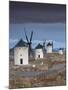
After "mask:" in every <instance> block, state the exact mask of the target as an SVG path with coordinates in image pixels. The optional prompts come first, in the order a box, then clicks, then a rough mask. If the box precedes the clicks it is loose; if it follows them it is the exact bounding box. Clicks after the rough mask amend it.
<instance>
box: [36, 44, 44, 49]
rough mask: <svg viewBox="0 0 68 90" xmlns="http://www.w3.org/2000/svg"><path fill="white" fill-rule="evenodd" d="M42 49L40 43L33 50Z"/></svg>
mask: <svg viewBox="0 0 68 90" xmlns="http://www.w3.org/2000/svg"><path fill="white" fill-rule="evenodd" d="M42 48H43V46H42V45H41V44H40V43H39V44H38V45H37V46H36V47H35V49H42Z"/></svg>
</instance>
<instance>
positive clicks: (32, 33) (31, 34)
mask: <svg viewBox="0 0 68 90" xmlns="http://www.w3.org/2000/svg"><path fill="white" fill-rule="evenodd" d="M32 37H33V31H32V32H31V37H30V42H31V40H32Z"/></svg>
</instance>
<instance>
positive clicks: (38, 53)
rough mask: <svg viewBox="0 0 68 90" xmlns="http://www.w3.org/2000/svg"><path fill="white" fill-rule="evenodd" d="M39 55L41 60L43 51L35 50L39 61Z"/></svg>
mask: <svg viewBox="0 0 68 90" xmlns="http://www.w3.org/2000/svg"><path fill="white" fill-rule="evenodd" d="M38 55H40V58H43V49H36V50H35V59H39V58H38Z"/></svg>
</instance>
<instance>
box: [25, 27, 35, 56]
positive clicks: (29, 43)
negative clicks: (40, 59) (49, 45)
mask: <svg viewBox="0 0 68 90" xmlns="http://www.w3.org/2000/svg"><path fill="white" fill-rule="evenodd" d="M24 32H25V37H26V40H27V44H28V46H29V56H30V54H31V53H32V47H31V44H32V37H33V31H32V32H31V35H30V39H28V37H27V34H26V31H25V28H24Z"/></svg>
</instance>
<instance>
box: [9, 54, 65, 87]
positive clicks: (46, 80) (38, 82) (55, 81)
mask: <svg viewBox="0 0 68 90" xmlns="http://www.w3.org/2000/svg"><path fill="white" fill-rule="evenodd" d="M42 62H43V64H42V65H41V63H42ZM63 63H66V61H65V55H59V54H47V55H45V58H44V59H40V60H32V61H30V64H31V65H29V66H15V65H13V62H12V63H11V62H10V65H9V68H10V71H9V72H10V74H9V75H10V76H9V88H31V87H45V86H57V85H65V84H66V78H65V77H66V76H65V71H62V72H61V71H60V72H57V73H56V74H55V75H49V76H46V77H45V76H43V77H42V76H38V77H30V78H29V77H18V76H16V74H15V72H17V71H21V72H25V71H28V72H29V71H47V70H48V69H49V68H51V67H52V66H53V65H56V64H57V65H58V64H63ZM33 64H35V65H36V67H34V68H33V67H32V65H33Z"/></svg>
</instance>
